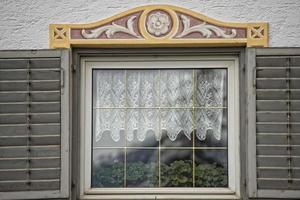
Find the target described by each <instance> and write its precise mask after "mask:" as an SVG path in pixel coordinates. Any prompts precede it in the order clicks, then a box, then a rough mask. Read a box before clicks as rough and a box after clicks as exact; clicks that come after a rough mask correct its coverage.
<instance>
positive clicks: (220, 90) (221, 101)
mask: <svg viewBox="0 0 300 200" xmlns="http://www.w3.org/2000/svg"><path fill="white" fill-rule="evenodd" d="M195 74H196V80H195V87H196V88H195V90H196V106H197V107H223V106H224V107H226V106H227V101H226V99H227V94H226V91H227V82H226V80H227V70H226V69H197V70H195Z"/></svg>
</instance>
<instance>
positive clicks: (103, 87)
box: [93, 70, 126, 108]
mask: <svg viewBox="0 0 300 200" xmlns="http://www.w3.org/2000/svg"><path fill="white" fill-rule="evenodd" d="M93 96H94V98H93V106H94V107H106V108H107V107H108V108H111V107H125V106H126V98H125V97H126V92H125V70H93Z"/></svg>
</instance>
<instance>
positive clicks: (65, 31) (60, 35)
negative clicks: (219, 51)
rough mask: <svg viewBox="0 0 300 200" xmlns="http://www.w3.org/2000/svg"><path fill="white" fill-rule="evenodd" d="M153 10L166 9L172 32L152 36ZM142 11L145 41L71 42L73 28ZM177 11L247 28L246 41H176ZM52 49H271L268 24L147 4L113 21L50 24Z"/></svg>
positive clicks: (212, 39)
mask: <svg viewBox="0 0 300 200" xmlns="http://www.w3.org/2000/svg"><path fill="white" fill-rule="evenodd" d="M153 10H163V11H165V12H167V13H168V14H169V15H170V17H171V19H172V22H173V26H172V29H171V31H170V32H169V33H168V34H167V35H165V36H163V37H154V36H152V35H150V34H149V33H148V32H147V30H146V27H145V22H146V18H147V14H148V13H150V12H151V11H153ZM137 12H141V15H140V17H139V22H138V28H139V31H140V33H141V35H142V36H143V37H144V38H143V39H140V38H136V39H71V35H70V34H71V29H87V28H95V27H99V26H101V25H104V24H107V23H110V22H112V21H114V20H116V19H119V18H122V17H125V16H128V15H131V14H134V13H137ZM176 12H177V13H178V12H180V13H183V14H186V15H189V16H192V17H194V18H197V19H199V20H202V21H205V22H207V23H210V24H213V25H216V26H221V27H228V28H244V29H246V32H247V33H246V34H247V35H246V38H231V39H227V38H199V39H185V38H180V39H179V38H176V39H174V38H173V37H174V35H175V34H176V31H177V28H178V26H179V20H178V17H177V14H176ZM49 46H50V48H71V47H72V46H73V47H105V48H135V47H139V48H147V47H226V46H247V47H267V46H268V24H267V23H264V22H257V23H231V22H222V21H218V20H215V19H212V18H209V17H207V16H204V15H202V14H200V13H197V12H194V11H192V10H188V9H185V8H180V7H176V6H171V5H147V6H141V7H137V8H133V9H130V10H128V11H125V12H122V13H120V14H117V15H114V16H112V17H110V18H107V19H103V20H100V21H97V22H93V23H88V24H50V26H49Z"/></svg>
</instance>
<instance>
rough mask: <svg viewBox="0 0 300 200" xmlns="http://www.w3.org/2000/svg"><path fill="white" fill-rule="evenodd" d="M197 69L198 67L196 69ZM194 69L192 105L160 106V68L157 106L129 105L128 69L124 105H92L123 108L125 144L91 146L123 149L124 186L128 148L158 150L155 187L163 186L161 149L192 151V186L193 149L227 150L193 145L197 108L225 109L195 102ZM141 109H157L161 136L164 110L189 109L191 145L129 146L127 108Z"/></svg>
mask: <svg viewBox="0 0 300 200" xmlns="http://www.w3.org/2000/svg"><path fill="white" fill-rule="evenodd" d="M196 70H199V69H196ZM196 70H195V69H192V85H193V87H192V91H193V93H192V105H191V106H162V105H161V85H160V83H161V70H158V76H157V77H158V81H157V82H158V88H157V90H158V105H159V106H149V107H142V106H129V104H128V75H127V71H128V70H124V75H125V76H124V77H125V78H124V79H125V80H124V82H125V105H124V106H122V107H117V106H116V107H110V106H109V107H107V106H104V107H103V106H102V107H101V106H93V112H94V111H97V110H105V109H117V110H118V109H120V110H125V130H124V135H125V139H124V141H125V146H124V147H109V146H108V147H107V146H105V147H101V146H100V147H99V146H97V147H95V146H93V148H92V149H93V150H101V149H120V150H124V187H127V152H128V151H129V150H158V169H157V170H158V185H157V187H163V186H162V185H161V173H162V172H161V164H162V163H161V152H162V151H163V150H179V151H180V150H191V151H192V187H196V183H195V182H196V175H195V171H196V169H195V168H196V165H197V163H196V161H195V156H196V155H195V150H227V146H226V147H206V146H196V145H195V139H196V132H195V131H196V128H197V127H196V111H197V110H198V109H211V110H214V109H224V110H225V109H227V106H223V105H221V106H198V105H197V103H196V81H197V79H196V76H195V71H196ZM130 109H132V110H142V109H147V110H150V109H154V110H155V109H157V110H158V131H159V133H160V134H161V137H163V134H162V128H161V119H162V116H161V114H162V112H164V111H171V110H182V111H185V110H190V112H191V113H192V125H191V126H192V128H191V129H192V135H191V136H192V137H191V140H192V146H191V147H180V146H178V147H171V146H162V143H161V139H159V140H158V145H157V147H146V146H130V144H129V142H128V141H127V139H126V138H127V136H128V121H127V117H128V112H129V110H130Z"/></svg>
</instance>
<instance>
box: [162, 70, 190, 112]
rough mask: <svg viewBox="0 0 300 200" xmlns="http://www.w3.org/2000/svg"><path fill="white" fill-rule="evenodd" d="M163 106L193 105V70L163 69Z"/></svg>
mask: <svg viewBox="0 0 300 200" xmlns="http://www.w3.org/2000/svg"><path fill="white" fill-rule="evenodd" d="M160 102H161V105H160V106H161V107H192V106H193V70H161V72H160Z"/></svg>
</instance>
